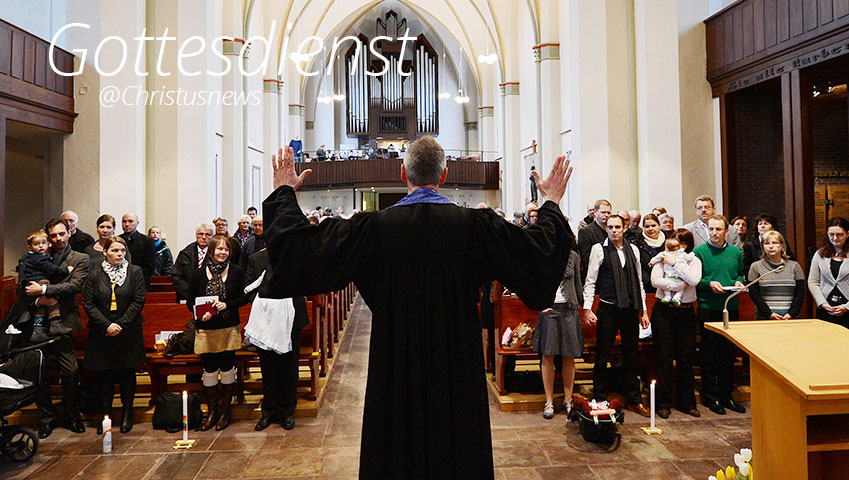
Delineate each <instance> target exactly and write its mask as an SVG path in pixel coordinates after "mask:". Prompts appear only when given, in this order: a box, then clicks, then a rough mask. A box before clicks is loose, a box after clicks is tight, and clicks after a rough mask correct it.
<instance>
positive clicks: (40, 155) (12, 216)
mask: <svg viewBox="0 0 849 480" xmlns="http://www.w3.org/2000/svg"><path fill="white" fill-rule="evenodd" d="M48 156H49V144H48V142H28V141H23V140H18V139H15V138H11V137H7V138H6V172H5V173H4V174H5V175H6V178H7V179H9V180H13V181H7V182H6V197H5V199H4V200H5V205H6V225H5V231H4V232H3V233H4V236H5V238H6V240H5V246H4V257H3V259H4V262H3V263H4V265H3V273H2V274H3V275H15V272H14V268H15V267H16V266H17V264H18V259H20V258H21V256H23V255H24V254H25V253H26V251H27V248H26V238H27V236H28V235H29V234H30V233H32V232H35V231H36V230H39V229H41V228H42V227H43V226H44V223H45V221H46V220H48V219H49V217H51V216H52V215H58V214H55V213H53V212H48V211H45V208H44V196H45V191H44V175H45V173H46V168H45V167H46V166H45V159H46V158H48Z"/></svg>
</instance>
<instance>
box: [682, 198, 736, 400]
mask: <svg viewBox="0 0 849 480" xmlns="http://www.w3.org/2000/svg"><path fill="white" fill-rule="evenodd" d="M727 234H728V219H727V218H725V217H724V216H722V215H713V216H711V217H710V219H708V235H709V239H708V241H707V243H703V244H701V245H699V246H698V247H696V248H695V249H693V253H694V254H696V257H698V259H699V260H701V262H702V279H701V281H700V282H699V285H698V286H697V287H696V294H697V296H698V301H699V324H700V325H701V335H702V337H701V338H702V339H701V344H700V348H699V357H700V359H701V367H702V389H701V392H702V403H703V404H704V405H705V406H707V407H708V408H709V409H710V410H711V411H712V412H714V413H716V414H719V415H725V409H726V408H727V409H729V410H731V411H734V412H738V413H743V412H745V411H746V409H745V408H744V407H743V406H741V405H740V404H738V403H737V402H735V401H734V399H733V398H732V397H731V392H732V391H734V344H733V343H731V341H730V340H728V339H727V338H725V337H723V336H722V335H719V334H717V333H714V332H711V331H708V330H706V329H705V328H704V324H705V322H720V321H722V309H723V306H724V305H725V299H726V298H727V297H728V294H729V293H730V292H728V291H726V290H725V287H729V286H732V285H733V286H736V287H742V286H743V283H742V281H743V278H744V277H743V252H742V251H741V250H740V249H739V248H737V247H735V246H734V245H731V244H729V243H728V242H726V241H725V236H726V235H727ZM728 313H729V317H730V319H731V320H732V321H735V320H739V319H740V301H739V300H738V299H737V298H736V297H735V298H734V299H732V300H731V301H730V302H729V303H728Z"/></svg>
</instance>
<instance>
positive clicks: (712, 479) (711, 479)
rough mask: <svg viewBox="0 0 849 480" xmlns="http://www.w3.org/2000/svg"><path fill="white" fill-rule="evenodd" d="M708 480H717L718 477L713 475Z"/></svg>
mask: <svg viewBox="0 0 849 480" xmlns="http://www.w3.org/2000/svg"><path fill="white" fill-rule="evenodd" d="M708 480H716V477H714V476H713V475H711V476H709V477H708Z"/></svg>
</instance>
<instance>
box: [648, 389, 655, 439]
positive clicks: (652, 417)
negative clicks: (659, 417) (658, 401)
mask: <svg viewBox="0 0 849 480" xmlns="http://www.w3.org/2000/svg"><path fill="white" fill-rule="evenodd" d="M654 383H655V381H654V380H652V381H651V387H650V388H649V392H650V393H651V428H652V430H654Z"/></svg>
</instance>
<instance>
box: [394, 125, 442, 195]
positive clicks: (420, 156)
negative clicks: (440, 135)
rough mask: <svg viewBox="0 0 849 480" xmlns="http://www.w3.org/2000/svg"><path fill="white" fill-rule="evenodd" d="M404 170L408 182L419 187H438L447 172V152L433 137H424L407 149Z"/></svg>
mask: <svg viewBox="0 0 849 480" xmlns="http://www.w3.org/2000/svg"><path fill="white" fill-rule="evenodd" d="M404 170H405V171H406V172H407V180H409V181H410V183H411V184H413V185H415V186H417V187H421V186H424V185H436V184H438V183H439V177H441V176H442V172H443V171H444V170H445V151H444V150H443V149H442V147H441V146H440V145H439V143H438V142H437V141H436V140H434V138H433V137H430V136H424V137H422V138H420V139H418V140H416V141H415V142H413V143H412V144H410V148H408V149H407V153H406V154H405V155H404Z"/></svg>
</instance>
